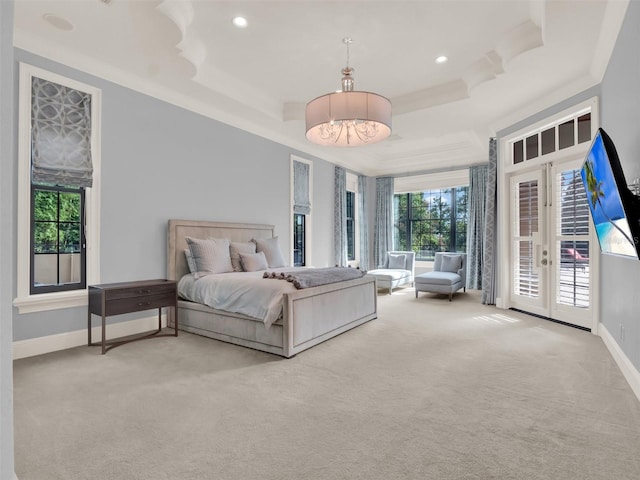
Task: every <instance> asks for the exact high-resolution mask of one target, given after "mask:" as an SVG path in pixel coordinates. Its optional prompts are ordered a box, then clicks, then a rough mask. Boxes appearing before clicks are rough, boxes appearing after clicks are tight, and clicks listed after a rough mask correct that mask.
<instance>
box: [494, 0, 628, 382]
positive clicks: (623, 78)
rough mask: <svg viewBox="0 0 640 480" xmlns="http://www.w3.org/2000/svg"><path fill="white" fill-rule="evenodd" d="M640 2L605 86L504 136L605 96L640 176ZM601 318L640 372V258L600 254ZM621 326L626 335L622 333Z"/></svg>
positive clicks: (604, 120)
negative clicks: (597, 97)
mask: <svg viewBox="0 0 640 480" xmlns="http://www.w3.org/2000/svg"><path fill="white" fill-rule="evenodd" d="M638 47H640V2H633V1H632V2H629V6H628V9H627V13H626V16H625V19H624V22H623V25H622V28H621V30H620V33H619V35H618V39H617V42H616V45H615V48H614V51H613V54H612V55H611V58H610V60H609V65H608V67H607V70H606V73H605V76H604V78H603V80H602V83H601V84H600V85H597V86H595V87H592V88H590V89H588V90H585V91H584V92H581V93H580V94H578V95H576V96H574V97H571V98H568V99H566V100H563V101H562V102H560V103H558V104H557V105H554V106H553V107H550V108H548V109H546V110H544V111H542V112H539V113H537V114H536V115H533V116H531V117H529V118H526V119H524V120H522V121H520V122H518V123H517V124H514V125H512V126H510V127H508V128H506V129H504V130H501V131H500V132H498V137H499V138H502V137H505V136H507V135H509V134H510V133H512V132H515V131H517V130H519V129H521V128H524V127H526V126H527V125H530V124H532V123H535V122H537V121H539V120H542V119H544V118H547V117H549V116H551V115H553V114H555V113H558V112H560V111H562V110H565V109H567V108H569V107H571V106H572V105H575V104H578V103H580V102H582V101H585V100H587V99H589V98H591V97H594V96H599V97H600V126H601V127H602V128H604V129H605V130H606V131H607V133H608V134H609V135H610V136H611V137H612V140H613V142H614V143H615V145H616V149H617V150H618V155H619V157H620V162H621V163H622V168H623V170H624V173H625V176H626V178H627V181H628V182H631V181H632V180H633V179H635V178H638V177H640V56H639V55H638ZM599 286H600V292H599V295H600V311H599V315H600V321H601V322H602V323H603V324H604V326H605V327H606V329H607V330H608V331H609V333H610V334H611V335H612V336H613V337H614V339H615V340H616V342H617V343H618V345H619V346H620V348H621V349H622V351H623V352H624V353H625V355H626V356H627V357H628V358H629V360H631V362H632V363H633V364H634V366H635V367H636V369H638V370H640V261H638V260H633V259H628V258H623V257H618V256H614V255H600V278H599ZM621 326H622V327H623V329H624V335H621Z"/></svg>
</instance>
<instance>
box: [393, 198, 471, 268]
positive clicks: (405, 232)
mask: <svg viewBox="0 0 640 480" xmlns="http://www.w3.org/2000/svg"><path fill="white" fill-rule="evenodd" d="M467 203H468V187H466V186H465V187H455V188H447V189H442V190H431V191H426V192H416V193H405V194H396V195H395V196H394V209H395V212H394V214H395V215H394V216H395V225H394V227H395V228H394V230H395V232H394V233H395V248H396V249H398V250H411V251H414V252H416V260H433V259H434V258H435V253H436V252H465V251H466V244H467V218H468V216H467Z"/></svg>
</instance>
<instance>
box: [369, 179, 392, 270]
mask: <svg viewBox="0 0 640 480" xmlns="http://www.w3.org/2000/svg"><path fill="white" fill-rule="evenodd" d="M373 242H374V245H373V255H374V257H373V262H374V265H375V268H378V267H380V266H382V264H383V263H384V261H385V258H386V255H387V252H388V251H390V250H393V177H382V178H376V225H375V230H374V239H373Z"/></svg>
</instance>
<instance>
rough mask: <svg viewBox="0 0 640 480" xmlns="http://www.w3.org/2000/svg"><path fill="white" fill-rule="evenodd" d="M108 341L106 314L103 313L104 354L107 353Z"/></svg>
mask: <svg viewBox="0 0 640 480" xmlns="http://www.w3.org/2000/svg"><path fill="white" fill-rule="evenodd" d="M103 312H104V310H103ZM106 341H107V326H106V316H105V315H102V354H103V355H104V354H105V353H107V346H106Z"/></svg>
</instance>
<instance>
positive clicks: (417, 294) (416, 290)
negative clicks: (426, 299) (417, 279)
mask: <svg viewBox="0 0 640 480" xmlns="http://www.w3.org/2000/svg"><path fill="white" fill-rule="evenodd" d="M416 298H418V290H416Z"/></svg>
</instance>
